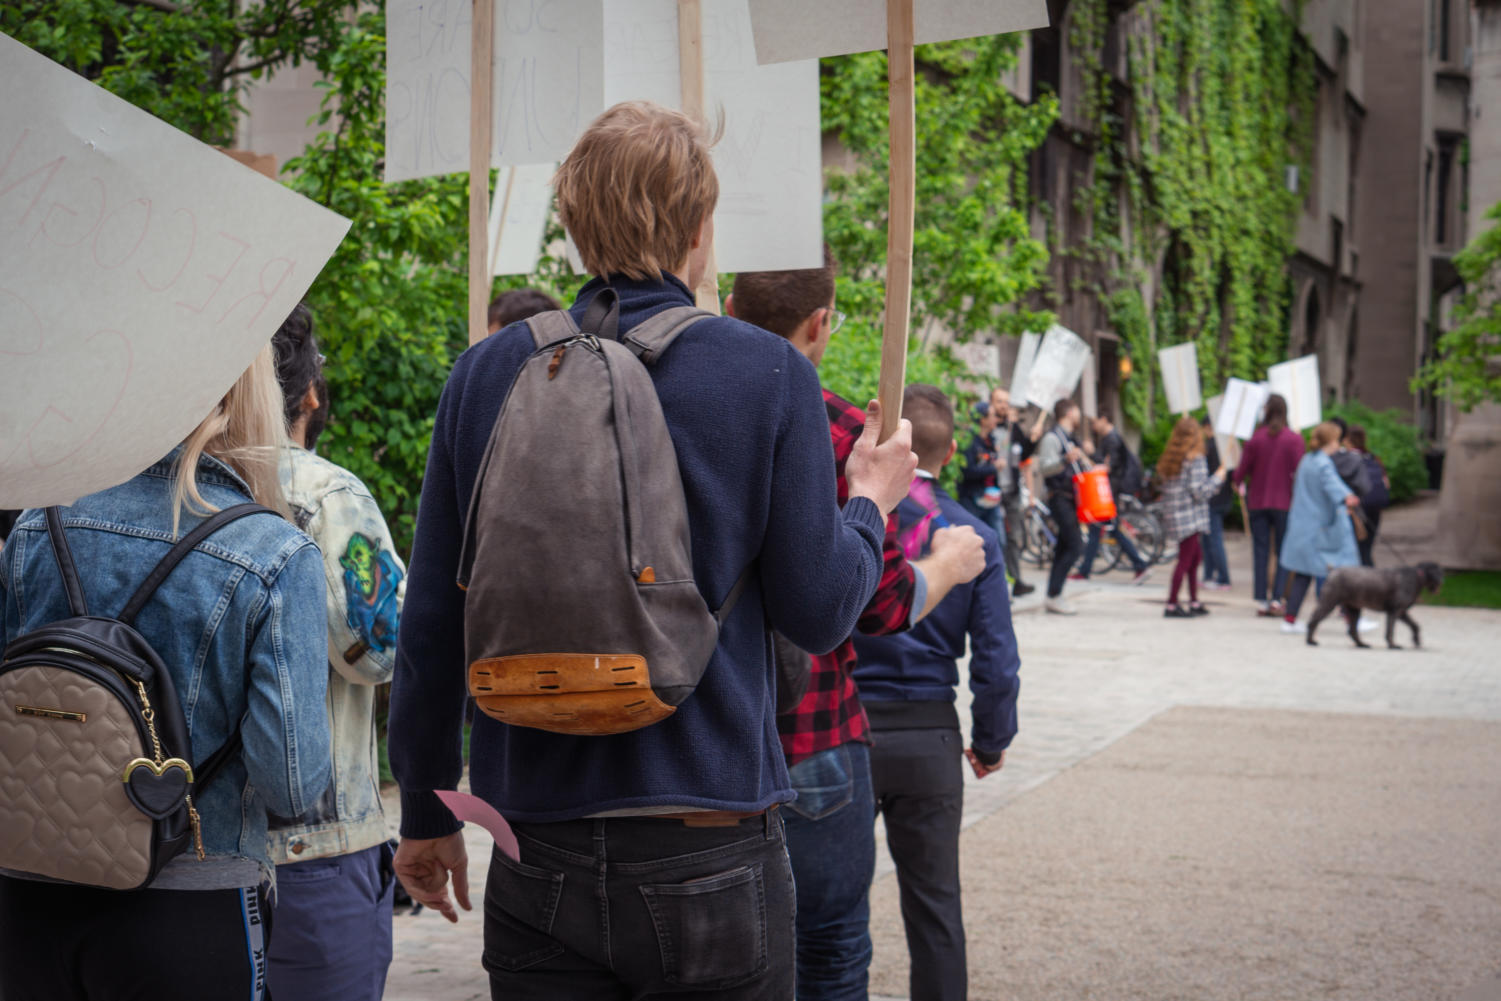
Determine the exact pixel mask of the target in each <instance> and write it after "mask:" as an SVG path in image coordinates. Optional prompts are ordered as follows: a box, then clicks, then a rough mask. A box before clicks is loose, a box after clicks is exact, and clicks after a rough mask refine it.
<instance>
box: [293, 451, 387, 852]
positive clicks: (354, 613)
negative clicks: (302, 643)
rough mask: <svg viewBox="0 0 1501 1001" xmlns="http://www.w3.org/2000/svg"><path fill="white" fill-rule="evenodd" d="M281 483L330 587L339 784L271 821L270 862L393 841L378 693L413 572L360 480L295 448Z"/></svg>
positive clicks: (331, 717)
mask: <svg viewBox="0 0 1501 1001" xmlns="http://www.w3.org/2000/svg"><path fill="white" fill-rule="evenodd" d="M281 486H282V492H283V493H284V494H285V495H286V498H287V501H288V502H289V503H290V504H291V505H292V512H293V515H294V516H295V518H296V519H297V527H299V528H301V529H302V530H303V531H304V532H307V533H308V534H309V535H310V536H312V538H313V541H314V542H316V543H318V548H319V549H321V550H322V551H323V570H324V575H325V580H326V583H327V590H328V721H329V732H330V733H331V734H332V737H333V769H334V780H333V783H332V784H331V785H330V786H329V787H328V789H327V790H326V791H325V792H324V794H323V795H322V796H321V797H319V798H318V800H317V801H316V802H315V803H313V804H311V806H310V807H309V808H308V809H307V810H305V811H304V812H303V813H302V814H301V815H299V816H296V817H290V816H272V818H271V848H270V850H271V859H272V861H274V862H276V863H278V864H279V863H282V862H305V861H308V860H310V859H315V858H326V857H328V856H331V855H347V854H349V853H350V852H357V851H360V850H362V849H365V848H370V847H372V846H374V845H378V844H380V843H381V842H383V841H385V840H386V839H387V838H388V837H389V833H388V832H387V830H386V817H385V813H384V811H383V810H382V809H381V802H380V790H379V787H378V786H377V784H376V782H377V775H378V774H379V773H378V770H377V765H376V757H375V689H376V686H377V685H381V684H384V683H385V682H387V681H390V680H391V672H392V671H393V670H395V667H396V629H397V626H398V625H399V623H400V618H401V602H402V599H403V598H404V597H405V595H406V566H405V565H404V564H403V563H402V562H401V559H400V557H398V556H397V555H396V552H395V546H394V545H393V544H392V542H391V532H390V530H389V529H388V528H387V527H386V521H385V519H384V518H382V517H381V513H380V508H378V507H377V506H376V504H375V500H374V498H372V497H371V496H370V491H368V490H366V489H365V484H363V483H361V482H360V480H359V477H357V476H355V475H354V474H353V473H351V472H349V471H348V470H347V469H344V468H343V467H341V466H336V465H334V464H333V463H332V462H329V461H328V460H327V459H323V458H320V457H319V456H316V455H314V454H313V453H312V452H309V451H307V450H305V449H301V448H297V447H296V446H292V445H289V446H287V447H286V448H285V449H284V450H283V452H282V462H281Z"/></svg>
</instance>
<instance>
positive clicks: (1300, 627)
mask: <svg viewBox="0 0 1501 1001" xmlns="http://www.w3.org/2000/svg"><path fill="white" fill-rule="evenodd" d="M1282 631H1283V632H1284V633H1287V634H1288V635H1289V636H1301V635H1302V634H1304V633H1306V632H1308V626H1307V625H1305V624H1304V623H1302V622H1297V621H1294V620H1290V619H1283V620H1282Z"/></svg>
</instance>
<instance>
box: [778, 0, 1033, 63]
mask: <svg viewBox="0 0 1501 1001" xmlns="http://www.w3.org/2000/svg"><path fill="white" fill-rule="evenodd" d="M913 15H914V22H915V27H916V37H917V44H918V45H924V44H926V43H928V42H948V41H952V40H954V39H956V38H975V37H977V36H979V35H1001V34H1007V33H1009V32H1013V31H1029V30H1031V29H1033V28H1046V27H1047V26H1048V7H1047V2H1046V0H917V3H916V6H915V8H914V10H913ZM751 20H752V23H753V24H754V25H755V32H756V54H757V56H758V57H759V59H760V61H761V62H763V63H778V62H786V61H789V60H793V59H816V58H818V57H820V56H842V55H848V54H849V53H852V52H873V51H875V50H877V49H884V48H886V0H816V2H810V0H751Z"/></svg>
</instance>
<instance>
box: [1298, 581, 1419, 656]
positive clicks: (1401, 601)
mask: <svg viewBox="0 0 1501 1001" xmlns="http://www.w3.org/2000/svg"><path fill="white" fill-rule="evenodd" d="M1443 583H1444V571H1443V570H1441V569H1439V565H1438V564H1437V563H1419V564H1418V565H1417V566H1415V567H1340V568H1339V569H1338V570H1336V571H1334V573H1332V574H1330V575H1329V582H1328V583H1327V584H1325V585H1324V594H1323V596H1322V597H1320V598H1319V607H1318V608H1316V609H1315V610H1314V613H1313V617H1312V618H1310V619H1309V620H1308V645H1309V646H1318V644H1317V643H1315V642H1314V639H1313V631H1314V630H1315V629H1317V628H1318V627H1319V623H1320V622H1323V621H1324V619H1326V618H1328V617H1329V614H1330V613H1331V612H1333V611H1334V610H1335V609H1336V608H1339V609H1342V610H1343V611H1344V613H1345V621H1346V622H1347V623H1348V624H1349V626H1350V639H1352V640H1354V641H1355V645H1356V646H1358V647H1365V646H1367V645H1368V644H1365V643H1362V642H1360V633H1359V632H1358V631H1357V629H1356V627H1357V625H1358V624H1359V622H1360V610H1361V609H1362V608H1369V609H1370V610H1371V611H1373V612H1385V613H1386V645H1387V646H1388V647H1390V648H1391V649H1393V650H1400V649H1402V648H1401V647H1399V646H1397V643H1396V641H1395V640H1394V639H1393V638H1392V633H1393V632H1394V631H1395V630H1396V628H1397V620H1398V619H1401V620H1402V621H1403V622H1405V623H1407V627H1408V628H1409V629H1411V630H1412V645H1413V646H1422V645H1423V644H1422V641H1421V640H1419V638H1418V624H1417V623H1416V622H1414V621H1412V616H1411V615H1408V614H1407V610H1408V609H1409V608H1411V607H1412V606H1413V605H1414V604H1415V603H1416V602H1417V600H1418V595H1419V594H1421V593H1422V592H1424V591H1432V592H1433V593H1434V594H1437V593H1438V589H1439V587H1440V586H1442V585H1443Z"/></svg>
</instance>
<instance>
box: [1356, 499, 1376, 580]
mask: <svg viewBox="0 0 1501 1001" xmlns="http://www.w3.org/2000/svg"><path fill="white" fill-rule="evenodd" d="M1360 513H1361V516H1362V517H1364V518H1365V526H1366V532H1365V538H1364V539H1362V538H1360V537H1359V536H1357V537H1356V539H1355V545H1356V547H1357V548H1358V549H1359V550H1360V565H1361V566H1363V567H1373V566H1375V565H1376V533H1377V532H1379V531H1380V530H1381V509H1380V508H1376V509H1375V510H1372V509H1371V508H1368V507H1363V508H1361V509H1360Z"/></svg>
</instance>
